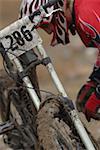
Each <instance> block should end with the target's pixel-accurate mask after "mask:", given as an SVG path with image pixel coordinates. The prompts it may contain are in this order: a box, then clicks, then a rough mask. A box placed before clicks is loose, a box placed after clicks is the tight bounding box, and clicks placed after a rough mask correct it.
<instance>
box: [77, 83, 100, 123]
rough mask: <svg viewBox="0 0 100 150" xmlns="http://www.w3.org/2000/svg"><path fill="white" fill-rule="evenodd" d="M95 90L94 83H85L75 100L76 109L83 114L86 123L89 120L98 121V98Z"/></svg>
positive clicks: (99, 113)
mask: <svg viewBox="0 0 100 150" xmlns="http://www.w3.org/2000/svg"><path fill="white" fill-rule="evenodd" d="M96 88H97V85H96V83H95V82H93V81H89V82H87V83H86V84H85V85H84V86H83V87H82V88H81V90H80V92H79V94H78V96H77V100H76V106H77V109H78V110H79V111H81V112H83V113H84V114H85V116H86V118H87V120H88V121H90V119H91V118H93V119H96V120H100V96H99V95H98V93H97V91H96Z"/></svg>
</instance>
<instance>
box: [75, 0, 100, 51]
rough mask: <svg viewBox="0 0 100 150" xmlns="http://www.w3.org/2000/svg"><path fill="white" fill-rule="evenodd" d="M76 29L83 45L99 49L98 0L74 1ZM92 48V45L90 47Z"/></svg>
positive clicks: (99, 9) (99, 20)
mask: <svg viewBox="0 0 100 150" xmlns="http://www.w3.org/2000/svg"><path fill="white" fill-rule="evenodd" d="M74 10H75V22H76V29H77V32H78V34H79V35H80V37H81V39H82V41H83V43H84V44H85V45H86V46H87V47H88V46H91V44H92V43H91V41H95V44H94V47H98V48H100V0H75V3H74ZM92 46H93V45H92Z"/></svg>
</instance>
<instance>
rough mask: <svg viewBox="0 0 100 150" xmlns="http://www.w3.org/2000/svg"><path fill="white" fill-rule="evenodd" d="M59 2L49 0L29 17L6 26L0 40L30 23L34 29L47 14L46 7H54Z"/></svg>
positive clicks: (0, 32) (57, 0) (0, 34)
mask: <svg viewBox="0 0 100 150" xmlns="http://www.w3.org/2000/svg"><path fill="white" fill-rule="evenodd" d="M59 1H60V0H49V2H48V3H47V4H45V5H43V6H41V7H40V8H39V9H38V10H36V11H35V12H33V13H32V14H31V15H29V16H25V17H23V18H21V19H19V20H17V21H15V22H14V23H12V24H11V25H9V26H7V27H6V28H4V29H3V30H1V31H0V39H2V38H3V37H5V36H6V35H8V34H10V33H11V32H12V30H16V29H19V28H20V27H21V26H22V25H27V24H29V23H30V21H31V22H32V23H33V26H34V27H35V26H36V25H38V23H40V22H41V21H42V19H43V17H46V14H47V13H46V9H47V8H48V7H51V6H53V5H55V4H56V2H59Z"/></svg>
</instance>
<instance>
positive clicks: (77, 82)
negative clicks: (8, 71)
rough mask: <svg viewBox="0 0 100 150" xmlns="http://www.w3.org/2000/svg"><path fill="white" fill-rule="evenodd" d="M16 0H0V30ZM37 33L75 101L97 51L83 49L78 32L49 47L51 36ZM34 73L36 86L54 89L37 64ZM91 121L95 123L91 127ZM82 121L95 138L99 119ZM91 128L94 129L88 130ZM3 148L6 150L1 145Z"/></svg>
mask: <svg viewBox="0 0 100 150" xmlns="http://www.w3.org/2000/svg"><path fill="white" fill-rule="evenodd" d="M20 2H21V0H0V30H1V29H3V28H4V27H6V26H7V25H9V24H11V23H12V22H14V21H15V20H17V18H18V14H19V6H20ZM39 34H40V36H41V37H42V39H43V45H44V47H45V49H46V51H47V53H48V55H49V56H50V57H51V59H52V62H53V64H54V67H55V70H56V72H57V74H58V76H59V78H60V80H61V82H62V84H63V86H64V88H65V89H66V91H67V94H68V96H69V97H70V98H71V99H73V100H75V99H76V96H77V92H78V91H79V89H80V87H81V86H82V85H83V84H84V83H85V82H86V80H87V79H88V76H89V75H90V73H91V71H92V68H93V64H94V63H95V60H96V53H97V50H95V49H92V48H89V49H86V47H85V46H84V45H83V43H82V42H81V40H80V39H79V37H78V35H76V36H74V37H73V36H71V35H70V44H68V45H66V46H62V45H58V46H55V47H51V46H50V39H51V38H52V35H51V36H50V35H47V34H46V33H45V32H44V31H43V30H39ZM1 68H3V65H2V58H1V56H0V69H1ZM37 72H38V76H39V81H40V89H42V90H47V91H51V92H53V93H56V92H57V91H56V89H55V87H54V85H53V83H52V82H51V80H50V77H49V75H48V72H47V71H46V69H45V68H44V67H41V66H39V67H38V68H37ZM81 117H82V119H84V121H85V122H86V120H85V118H84V116H83V115H82V116H81ZM95 123H96V125H95V126H94V124H95ZM86 124H87V126H88V128H89V129H90V131H91V132H92V133H93V135H94V136H95V137H96V138H98V136H99V135H100V129H99V127H100V124H99V122H96V121H93V122H92V123H87V122H86ZM94 127H95V130H92V129H94ZM1 141H2V139H1ZM1 143H2V142H1ZM1 143H0V150H3V147H4V145H3V144H1ZM4 150H6V148H5V147H4Z"/></svg>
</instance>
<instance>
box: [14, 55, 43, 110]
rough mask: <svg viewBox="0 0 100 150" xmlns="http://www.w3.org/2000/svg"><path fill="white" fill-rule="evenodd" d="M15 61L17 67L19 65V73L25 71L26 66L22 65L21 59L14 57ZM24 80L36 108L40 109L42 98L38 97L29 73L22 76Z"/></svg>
mask: <svg viewBox="0 0 100 150" xmlns="http://www.w3.org/2000/svg"><path fill="white" fill-rule="evenodd" d="M14 63H15V64H16V67H17V69H18V71H19V73H22V72H24V68H23V66H22V65H21V63H20V61H19V60H18V58H17V57H15V58H14ZM22 80H23V82H24V84H25V87H26V89H27V91H28V93H29V95H30V97H31V99H32V101H33V103H34V105H35V107H36V109H37V110H39V106H40V99H39V97H38V95H37V93H36V91H35V89H34V87H33V85H32V83H31V81H30V79H29V77H28V76H27V75H25V76H24V77H22Z"/></svg>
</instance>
